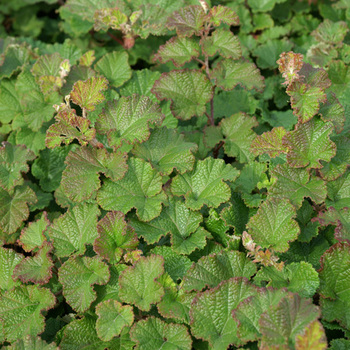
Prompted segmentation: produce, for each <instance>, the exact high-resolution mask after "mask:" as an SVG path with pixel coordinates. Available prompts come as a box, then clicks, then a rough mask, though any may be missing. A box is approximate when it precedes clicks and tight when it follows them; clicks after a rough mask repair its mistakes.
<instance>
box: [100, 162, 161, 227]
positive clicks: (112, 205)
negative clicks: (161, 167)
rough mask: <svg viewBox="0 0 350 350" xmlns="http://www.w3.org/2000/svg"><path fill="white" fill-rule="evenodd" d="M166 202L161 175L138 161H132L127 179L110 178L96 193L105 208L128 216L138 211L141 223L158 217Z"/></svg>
mask: <svg viewBox="0 0 350 350" xmlns="http://www.w3.org/2000/svg"><path fill="white" fill-rule="evenodd" d="M165 199H166V195H165V193H164V192H163V191H162V178H161V176H160V175H159V174H158V172H157V171H156V170H154V169H152V168H151V165H150V164H149V163H146V162H145V161H143V160H142V159H139V158H129V161H128V171H127V173H126V174H125V176H124V178H122V179H121V180H119V181H117V182H113V181H111V180H108V179H107V180H106V181H105V182H104V184H103V185H102V187H101V189H100V190H99V191H98V193H97V201H98V203H99V205H100V206H101V207H102V208H103V209H105V210H119V211H121V212H122V213H124V214H126V213H127V212H129V211H130V210H131V209H132V208H136V213H137V216H138V217H139V219H141V220H142V221H150V220H152V219H153V218H155V217H157V216H158V215H159V214H160V211H161V206H162V203H163V202H164V201H165Z"/></svg>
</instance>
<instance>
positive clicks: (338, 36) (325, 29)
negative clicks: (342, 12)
mask: <svg viewBox="0 0 350 350" xmlns="http://www.w3.org/2000/svg"><path fill="white" fill-rule="evenodd" d="M348 31H349V29H348V27H347V25H346V23H345V22H343V21H340V22H336V23H334V22H332V21H330V20H329V19H327V18H326V19H325V20H324V21H323V22H322V23H321V24H320V25H319V26H318V27H317V29H315V30H314V31H313V32H312V33H311V35H312V36H313V37H314V38H315V39H316V40H317V41H318V42H324V43H327V44H330V45H336V46H338V45H341V44H342V41H343V40H344V38H345V35H346V34H347V32H348Z"/></svg>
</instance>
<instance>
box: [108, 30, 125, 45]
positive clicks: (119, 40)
mask: <svg viewBox="0 0 350 350" xmlns="http://www.w3.org/2000/svg"><path fill="white" fill-rule="evenodd" d="M107 34H108V36H109V37H110V38H112V39H113V40H114V41H116V42H117V43H119V44H120V45H122V46H124V41H123V40H122V39H120V38H118V37H117V36H115V35H113V34H112V33H110V32H107Z"/></svg>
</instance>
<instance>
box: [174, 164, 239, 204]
mask: <svg viewBox="0 0 350 350" xmlns="http://www.w3.org/2000/svg"><path fill="white" fill-rule="evenodd" d="M237 175H238V171H237V170H236V169H234V168H233V167H232V166H231V165H229V164H225V163H224V161H223V160H221V159H213V158H206V159H205V160H203V161H198V162H197V163H196V164H195V167H194V169H193V170H192V171H191V172H187V173H185V174H183V175H177V176H176V177H175V178H174V179H173V181H172V184H171V191H172V192H173V194H174V195H176V196H185V204H186V206H187V207H188V208H190V209H193V210H199V209H201V208H202V207H203V205H207V206H209V207H214V208H216V207H218V206H219V205H220V204H221V203H224V202H227V201H228V200H229V199H230V195H231V191H230V188H229V186H228V185H227V184H226V183H224V181H234V180H235V178H236V177H237Z"/></svg>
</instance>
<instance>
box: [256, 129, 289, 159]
mask: <svg viewBox="0 0 350 350" xmlns="http://www.w3.org/2000/svg"><path fill="white" fill-rule="evenodd" d="M286 134H287V131H286V129H285V128H283V127H282V126H279V127H277V128H273V129H272V130H271V131H266V132H264V133H263V134H262V135H258V136H257V137H256V138H255V140H254V141H253V142H252V144H251V146H250V149H251V151H252V152H253V153H254V154H255V155H261V154H264V153H266V154H268V155H269V156H270V157H271V158H275V157H277V156H278V155H280V154H281V153H286V152H287V148H286V147H285V146H284V145H283V143H282V139H283V137H284V136H285V135H286Z"/></svg>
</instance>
